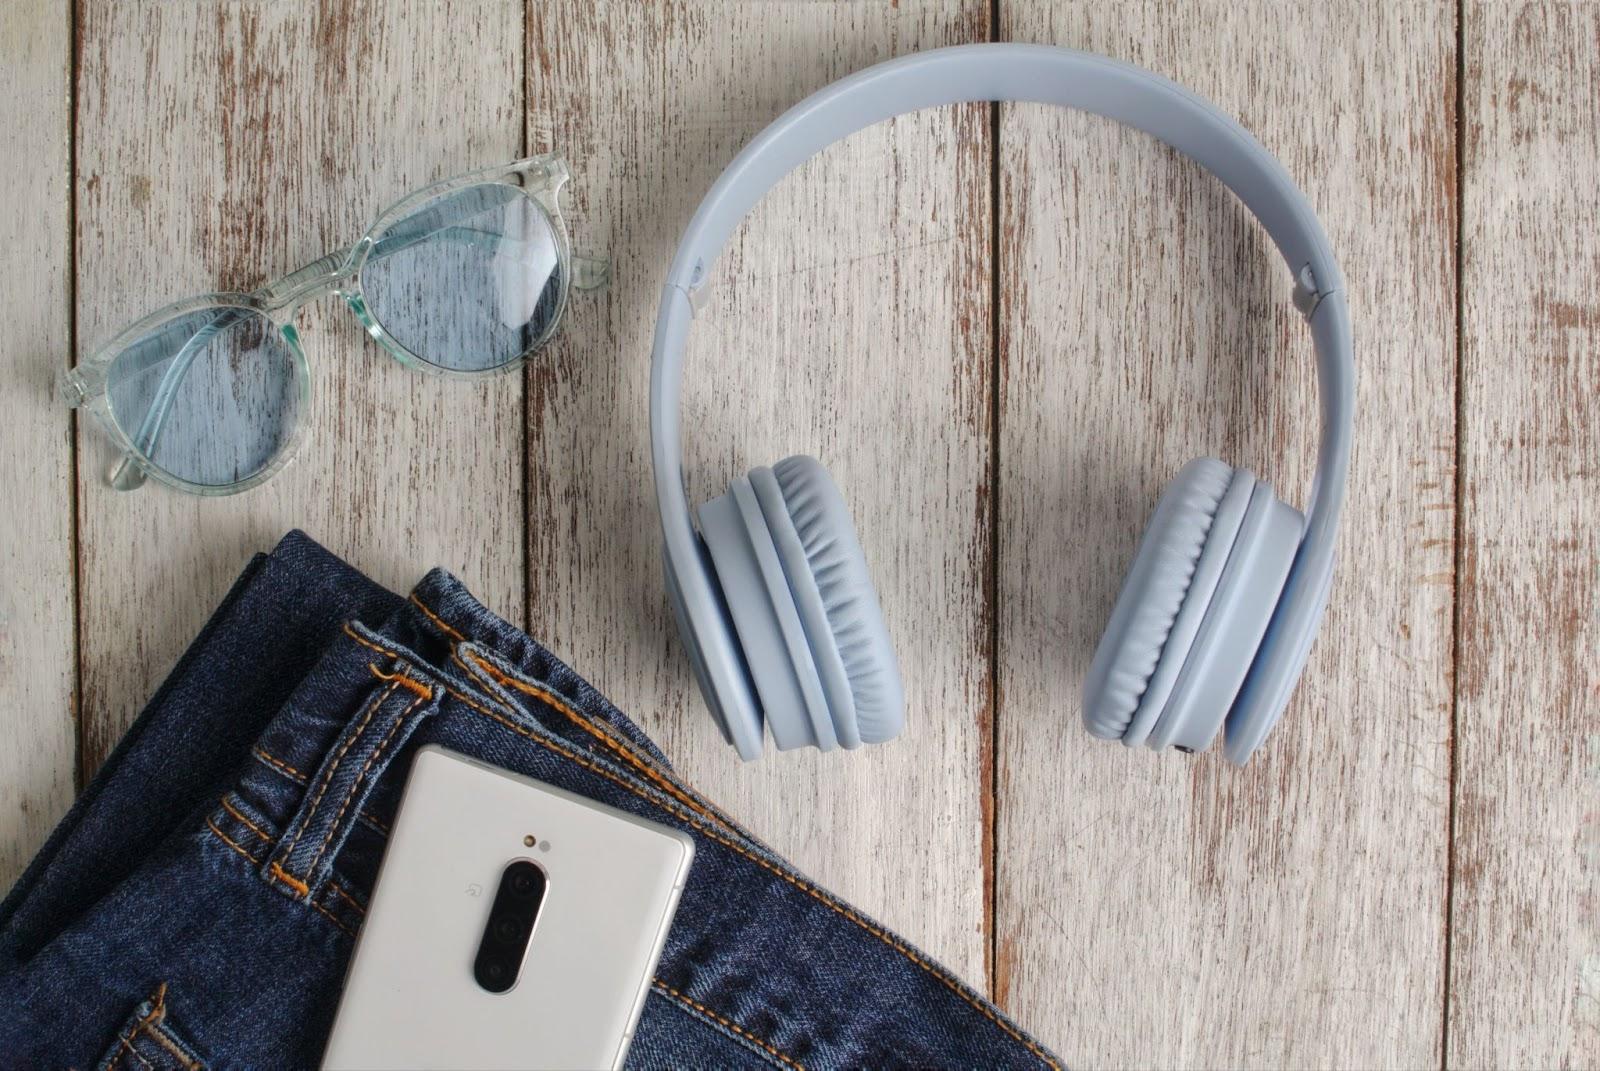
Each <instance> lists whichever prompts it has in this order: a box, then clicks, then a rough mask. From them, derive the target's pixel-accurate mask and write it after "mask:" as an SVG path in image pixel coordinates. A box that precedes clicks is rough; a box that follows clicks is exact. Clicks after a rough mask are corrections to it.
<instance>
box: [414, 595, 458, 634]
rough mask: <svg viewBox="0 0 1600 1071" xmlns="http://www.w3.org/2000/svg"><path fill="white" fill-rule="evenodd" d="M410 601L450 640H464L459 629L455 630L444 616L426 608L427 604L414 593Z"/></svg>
mask: <svg viewBox="0 0 1600 1071" xmlns="http://www.w3.org/2000/svg"><path fill="white" fill-rule="evenodd" d="M411 601H412V603H414V604H415V605H416V607H417V609H419V610H421V611H422V612H423V613H425V614H427V615H428V620H429V621H432V622H433V623H434V624H435V625H437V626H438V628H439V631H440V632H442V633H444V634H445V635H446V636H449V637H450V638H451V639H452V640H455V641H456V642H457V643H461V642H464V641H465V640H466V637H465V636H463V635H462V634H461V632H460V631H459V630H457V629H455V628H454V627H452V626H451V624H450V622H448V621H446V620H445V619H444V618H442V617H440V616H439V615H438V614H436V613H434V612H433V611H432V610H430V609H428V606H427V604H426V603H424V602H423V601H422V600H421V599H419V598H417V597H416V596H415V595H413V596H411Z"/></svg>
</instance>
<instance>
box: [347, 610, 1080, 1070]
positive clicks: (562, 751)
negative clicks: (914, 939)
mask: <svg viewBox="0 0 1600 1071" xmlns="http://www.w3.org/2000/svg"><path fill="white" fill-rule="evenodd" d="M344 629H345V632H346V633H347V634H348V635H349V636H350V638H351V639H353V640H355V641H356V642H357V643H360V644H362V645H363V646H365V647H370V648H371V649H372V650H374V651H379V652H381V653H383V654H386V655H388V656H389V657H391V658H399V657H400V655H399V654H398V653H396V652H394V651H390V650H388V649H387V648H384V647H380V646H378V645H377V644H375V643H373V642H372V641H370V640H367V639H365V638H363V637H361V636H359V635H357V634H356V633H355V632H354V631H353V630H352V629H351V628H350V626H349V625H348V624H346V625H345V627H344ZM445 691H447V692H448V693H450V694H451V695H453V696H455V697H456V698H457V699H459V700H461V702H463V703H465V704H466V705H467V706H468V707H470V708H471V709H473V710H476V711H477V712H478V713H480V714H482V715H483V716H484V717H486V718H489V719H490V720H491V721H494V722H497V723H499V724H500V725H503V726H505V727H506V728H507V729H510V730H511V731H512V732H514V733H516V734H518V735H519V736H525V737H527V738H528V739H529V740H532V741H533V742H534V743H536V744H538V745H539V746H541V747H543V748H546V749H547V750H550V751H554V752H555V753H556V754H558V755H562V756H565V757H566V758H568V759H571V760H572V761H573V762H575V763H577V764H578V765H579V766H582V767H583V768H584V769H586V770H589V771H590V772H592V773H595V774H598V775H599V776H601V777H604V778H605V779H606V780H608V781H612V782H614V783H615V784H617V785H620V786H621V787H623V788H625V789H627V790H628V791H629V792H632V793H633V794H634V795H635V796H638V797H639V798H640V799H642V800H644V801H645V802H647V803H651V804H654V805H655V806H656V807H659V808H661V809H662V810H664V811H666V812H668V813H669V814H675V815H677V816H678V817H679V818H680V819H682V820H683V821H685V822H687V823H689V825H691V826H693V827H694V828H695V829H698V830H699V831H700V832H702V833H704V834H705V835H706V836H708V837H710V838H711V839H712V840H714V841H717V842H718V843H719V844H722V845H724V846H725V847H728V848H731V849H732V850H733V851H735V852H737V853H739V854H740V855H742V856H744V857H745V858H747V859H749V860H750V861H751V862H753V863H755V864H756V865H757V866H759V867H761V868H762V869H764V870H769V871H771V872H772V873H774V874H776V875H777V876H778V877H780V878H782V879H783V880H784V881H786V882H788V883H789V884H790V885H793V886H794V887H795V888H797V889H799V890H800V891H802V892H804V893H806V894H807V895H808V896H810V897H811V898H812V899H814V900H816V901H817V902H818V903H820V904H822V905H823V906H824V907H827V908H828V909H830V910H831V911H833V912H834V913H835V914H837V915H839V916H841V917H843V918H846V919H848V920H850V921H851V922H853V923H855V924H856V925H857V926H859V927H860V928H861V929H862V930H864V931H866V932H867V933H870V934H871V935H872V936H874V937H876V938H877V939H878V940H880V941H882V942H883V943H884V944H886V945H888V946H889V947H890V948H892V949H894V950H895V951H896V952H899V953H900V954H901V955H902V956H904V957H906V959H908V960H910V961H911V962H912V963H915V964H916V965H917V966H919V967H921V968H922V969H923V970H924V971H926V972H927V973H928V975H929V976H930V977H932V978H934V979H936V980H938V982H939V983H940V984H941V985H943V986H944V987H945V988H946V989H948V990H950V992H952V993H954V994H955V995H956V996H958V997H960V998H961V999H962V1000H964V1001H966V1003H967V1004H968V1005H970V1006H971V1007H972V1008H973V1009H974V1010H975V1011H977V1012H978V1013H979V1014H981V1015H982V1016H983V1017H984V1018H986V1019H988V1020H989V1021H990V1022H991V1023H993V1024H994V1025H995V1026H997V1027H999V1028H1000V1030H1001V1031H1003V1032H1004V1033H1005V1034H1006V1035H1007V1036H1008V1037H1010V1038H1011V1039H1012V1040H1013V1041H1015V1042H1017V1043H1018V1044H1019V1045H1022V1046H1023V1047H1024V1048H1026V1049H1027V1050H1028V1051H1029V1052H1031V1053H1033V1054H1034V1056H1036V1057H1038V1059H1039V1060H1040V1062H1042V1063H1043V1064H1045V1065H1046V1066H1047V1067H1053V1068H1057V1069H1059V1068H1060V1066H1061V1065H1060V1064H1058V1063H1056V1062H1055V1060H1054V1059H1052V1058H1051V1057H1050V1056H1049V1054H1047V1053H1046V1052H1045V1051H1044V1050H1043V1049H1041V1048H1040V1047H1039V1046H1038V1045H1036V1044H1034V1043H1033V1042H1032V1041H1030V1040H1028V1038H1027V1037H1026V1036H1024V1035H1023V1034H1022V1033H1021V1032H1020V1031H1018V1030H1017V1029H1016V1028H1014V1027H1012V1026H1011V1025H1010V1024H1009V1023H1007V1022H1006V1021H1005V1020H1003V1019H1001V1018H1000V1017H999V1016H998V1015H997V1014H996V1013H995V1012H992V1011H990V1010H989V1009H988V1008H985V1007H984V1006H983V1005H982V1004H981V1003H979V1002H978V1001H977V1000H975V999H974V998H973V997H972V995H971V994H969V993H967V992H966V991H965V990H964V989H963V988H962V987H961V984H960V983H959V982H957V981H956V980H955V979H953V978H951V977H950V976H948V975H946V974H945V973H944V972H943V971H942V970H941V969H940V968H938V967H935V966H934V965H933V964H931V963H929V962H928V961H927V960H925V959H923V958H922V957H921V956H920V955H919V954H917V953H916V952H914V951H912V949H911V948H910V946H908V945H906V944H905V943H904V942H902V941H900V940H899V939H898V938H896V937H895V936H894V935H893V934H890V933H889V932H888V931H886V930H883V929H881V928H879V927H877V926H875V925H873V924H872V923H870V922H868V921H867V920H866V919H865V918H863V917H862V916H861V915H859V914H857V913H856V911H855V910H854V909H853V908H851V907H850V906H849V905H847V904H844V903H842V902H840V901H839V900H836V899H834V898H833V897H832V896H831V895H830V894H828V893H825V892H823V891H822V890H820V889H818V888H817V887H816V886H814V885H811V884H809V883H808V882H805V881H802V880H801V879H800V878H798V877H796V876H794V875H792V874H790V873H788V872H787V871H784V870H783V869H781V868H779V867H778V866H776V865H774V864H773V863H770V862H768V861H767V860H765V859H763V858H761V857H760V856H759V855H756V854H755V853H754V852H751V851H750V850H748V849H747V848H744V847H742V846H741V845H739V844H737V843H735V842H733V841H731V840H729V839H728V838H726V837H724V836H723V835H722V834H720V833H718V832H716V831H715V830H713V829H708V828H706V826H705V825H703V824H701V823H700V822H697V821H695V819H694V817H693V816H691V815H687V814H684V813H683V812H682V811H680V810H678V809H677V808H676V807H674V806H672V805H671V804H667V803H662V802H660V801H659V800H652V799H650V797H648V796H646V795H645V794H644V793H643V792H641V791H640V790H639V789H638V787H636V786H634V785H631V784H629V783H628V782H627V781H625V780H623V779H622V778H621V777H618V776H617V775H616V774H613V773H611V772H610V771H609V770H604V769H602V768H600V767H599V766H596V765H594V764H593V763H591V762H589V761H588V760H587V759H585V758H584V757H583V756H581V755H579V754H578V753H577V752H575V751H573V750H571V749H570V748H567V747H565V746H563V745H561V744H557V743H556V742H555V741H553V740H546V739H545V738H543V737H541V736H539V735H538V734H537V733H534V732H533V731H531V730H529V729H526V728H524V727H523V726H521V725H518V724H517V723H516V722H514V721H512V720H511V719H510V718H507V717H505V716H504V715H503V714H499V713H497V712H495V711H492V710H490V709H489V708H488V707H486V706H484V705H483V704H481V703H479V702H477V701H475V700H473V699H472V698H470V697H469V696H467V695H466V693H464V692H462V691H460V690H459V689H456V688H451V687H449V686H448V685H446V686H445Z"/></svg>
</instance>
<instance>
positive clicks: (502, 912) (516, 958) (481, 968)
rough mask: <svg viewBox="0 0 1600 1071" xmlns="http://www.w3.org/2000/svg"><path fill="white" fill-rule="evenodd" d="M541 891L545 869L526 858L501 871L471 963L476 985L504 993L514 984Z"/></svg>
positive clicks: (542, 900)
mask: <svg viewBox="0 0 1600 1071" xmlns="http://www.w3.org/2000/svg"><path fill="white" fill-rule="evenodd" d="M544 891H545V876H544V871H543V870H541V869H539V867H538V866H537V865H536V864H534V863H531V862H529V861H528V860H526V859H518V860H517V861H516V862H514V863H512V864H511V865H510V866H508V867H506V868H505V870H504V871H502V872H501V874H500V887H499V888H498V889H497V890H496V891H495V895H494V903H493V904H492V905H490V907H489V920H488V923H487V924H486V925H485V926H484V928H483V935H482V936H481V937H480V938H479V939H478V957H477V959H476V960H475V961H474V962H473V965H472V974H473V977H474V978H476V979H477V982H478V985H480V986H482V987H483V988H484V989H487V990H488V991H489V992H491V993H504V992H506V991H507V990H509V989H510V988H511V987H512V986H514V985H516V984H517V975H518V974H519V973H521V971H522V961H523V960H524V959H525V958H527V954H528V942H529V940H530V939H531V938H532V936H533V924H534V922H535V921H536V920H537V919H538V917H539V908H540V907H541V906H543V904H544Z"/></svg>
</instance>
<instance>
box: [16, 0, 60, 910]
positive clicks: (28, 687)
mask: <svg viewBox="0 0 1600 1071" xmlns="http://www.w3.org/2000/svg"><path fill="white" fill-rule="evenodd" d="M0 57H3V61H0V100H4V101H10V102H13V103H11V104H8V105H7V106H6V118H5V121H4V123H3V124H0V189H5V190H7V191H9V198H10V203H11V205H12V208H13V210H14V211H13V212H11V213H8V219H7V228H6V237H5V241H4V242H0V307H3V309H4V319H3V322H0V412H4V414H5V416H4V418H3V419H0V458H3V459H4V460H3V461H0V503H3V504H4V505H3V506H0V741H4V745H3V746H0V885H5V886H7V887H9V886H10V884H11V881H12V880H13V879H14V878H15V877H16V876H17V875H18V874H19V873H21V871H22V868H23V867H24V866H26V865H27V862H28V858H29V857H30V856H31V855H32V854H33V851H34V849H35V848H37V847H38V846H39V844H40V843H41V842H42V841H43V840H44V838H45V836H46V835H47V834H48V833H49V832H50V828H51V827H52V826H53V825H54V824H55V822H56V820H57V819H58V818H60V817H61V815H62V814H63V813H65V811H66V809H67V807H68V806H70V805H71V803H72V790H73V782H74V780H75V775H76V772H77V769H76V767H77V758H76V755H77V747H76V744H75V737H76V730H75V728H74V717H75V715H76V710H75V704H74V694H73V691H74V687H75V682H76V677H77V668H76V667H77V651H76V647H77V635H76V630H75V628H74V624H73V614H74V606H73V565H72V553H73V540H72V536H73V532H72V493H73V492H72V445H71V442H70V438H71V433H72V421H71V419H70V414H68V413H67V412H66V410H64V409H61V408H58V407H56V404H55V386H54V382H53V380H54V375H55V370H56V369H57V368H58V367H61V366H63V365H64V364H65V363H66V362H67V355H68V353H69V351H70V350H71V334H70V324H71V322H72V315H71V302H72V270H71V267H72V241H71V237H70V235H69V232H68V203H69V199H70V194H71V189H72V178H71V173H72V165H71V149H70V145H71V130H70V127H69V125H68V115H69V112H70V100H71V98H70V95H69V92H68V85H69V82H70V79H71V70H72V55H71V33H70V18H69V13H68V12H67V11H66V10H64V9H62V7H61V5H60V4H54V3H51V2H50V0H19V2H16V3H8V4H5V5H3V6H0Z"/></svg>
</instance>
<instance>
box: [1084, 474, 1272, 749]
mask: <svg viewBox="0 0 1600 1071" xmlns="http://www.w3.org/2000/svg"><path fill="white" fill-rule="evenodd" d="M1241 477H1242V478H1243V479H1244V480H1246V481H1248V483H1249V484H1253V483H1254V482H1255V481H1254V478H1253V477H1251V476H1250V475H1249V474H1248V473H1239V472H1236V471H1235V470H1234V469H1233V468H1232V467H1231V466H1229V465H1227V464H1224V463H1223V462H1221V461H1218V460H1216V459H1215V458H1199V459H1197V460H1195V461H1191V462H1189V463H1188V464H1187V465H1185V466H1184V467H1183V469H1182V471H1180V472H1179V473H1178V476H1177V478H1176V479H1174V480H1173V481H1172V483H1170V484H1168V485H1167V489H1166V491H1165V492H1163V494H1162V495H1161V499H1160V501H1158V502H1157V503H1156V508H1155V512H1154V513H1153V514H1152V515H1151V517H1150V522H1149V524H1148V525H1146V526H1145V530H1144V535H1143V536H1142V537H1141V538H1140V540H1139V549H1138V551H1137V552H1136V553H1135V555H1134V559H1133V565H1132V567H1131V568H1130V569H1129V570H1128V576H1127V579H1126V580H1124V581H1123V584H1122V591H1121V592H1120V593H1119V594H1118V596H1117V601H1116V605H1115V607H1114V608H1113V609H1112V611H1111V621H1110V623H1109V624H1108V625H1107V626H1106V631H1105V633H1104V634H1103V635H1102V636H1101V639H1100V645H1099V647H1098V648H1096V650H1095V653H1094V660H1093V661H1092V662H1091V663H1090V666H1089V673H1088V676H1087V677H1086V678H1085V679H1084V685H1083V722H1084V727H1085V728H1087V729H1088V731H1089V733H1090V734H1091V735H1093V736H1097V737H1100V738H1101V739H1105V740H1122V741H1124V742H1125V743H1128V744H1129V745H1133V744H1136V743H1139V742H1141V739H1142V736H1143V735H1144V734H1147V733H1148V732H1149V729H1150V723H1151V722H1152V721H1153V719H1154V717H1155V715H1158V714H1159V713H1160V711H1159V710H1148V711H1147V710H1146V709H1144V708H1143V707H1142V706H1141V704H1142V703H1143V702H1144V700H1145V698H1146V692H1147V690H1148V689H1149V687H1150V684H1151V681H1152V679H1153V678H1154V677H1155V675H1156V671H1157V668H1158V666H1159V665H1160V663H1162V661H1163V660H1164V659H1167V660H1170V659H1171V658H1173V657H1175V656H1179V655H1183V654H1186V653H1187V652H1186V651H1183V652H1178V651H1169V650H1168V641H1169V639H1171V638H1172V637H1173V635H1174V625H1175V624H1177V623H1178V620H1179V613H1180V611H1181V610H1183V609H1184V605H1185V600H1186V599H1187V598H1188V597H1189V595H1190V590H1191V586H1192V584H1193V582H1194V580H1195V575H1196V571H1197V567H1198V566H1199V565H1200V563H1201V559H1202V554H1203V552H1204V551H1205V550H1206V548H1207V546H1208V544H1209V545H1212V546H1214V547H1220V548H1222V557H1223V558H1224V559H1225V558H1226V547H1225V546H1224V542H1225V541H1226V542H1228V543H1231V541H1232V538H1233V535H1234V534H1236V531H1237V522H1235V532H1232V533H1214V532H1213V527H1214V522H1215V520H1216V519H1217V517H1218V512H1219V510H1220V508H1221V507H1222V505H1223V501H1224V499H1225V498H1227V497H1228V495H1229V491H1230V488H1233V487H1234V486H1235V485H1236V484H1238V483H1240V478H1241ZM1248 492H1249V487H1248V485H1245V486H1244V490H1243V494H1244V497H1246V498H1248ZM1234 494H1235V496H1238V495H1239V494H1240V492H1239V491H1235V492H1234ZM1213 535H1216V536H1218V538H1217V541H1216V543H1215V544H1210V540H1211V538H1212V536H1213ZM1211 557H1212V558H1213V559H1214V558H1215V557H1216V556H1215V555H1212V556H1211ZM1213 583H1214V581H1213ZM1206 597H1207V599H1209V593H1206ZM1196 605H1197V608H1198V609H1199V611H1200V616H1203V610H1204V606H1203V605H1199V604H1198V603H1197V604H1196ZM1185 616H1186V617H1191V618H1193V617H1195V616H1196V615H1195V614H1193V613H1191V614H1186V615H1185ZM1190 638H1191V639H1192V632H1191V634H1190ZM1184 646H1185V647H1186V646H1187V644H1184ZM1178 665H1179V666H1180V668H1181V665H1182V659H1181V658H1178ZM1141 715H1148V716H1141ZM1136 720H1137V722H1138V723H1139V724H1138V725H1137V726H1136V725H1135V722H1136Z"/></svg>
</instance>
